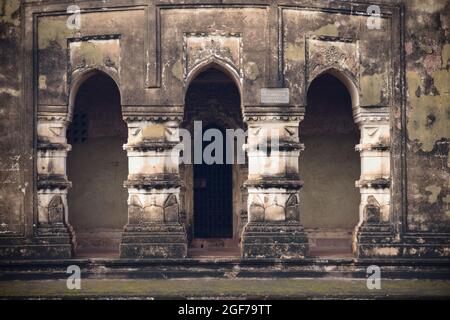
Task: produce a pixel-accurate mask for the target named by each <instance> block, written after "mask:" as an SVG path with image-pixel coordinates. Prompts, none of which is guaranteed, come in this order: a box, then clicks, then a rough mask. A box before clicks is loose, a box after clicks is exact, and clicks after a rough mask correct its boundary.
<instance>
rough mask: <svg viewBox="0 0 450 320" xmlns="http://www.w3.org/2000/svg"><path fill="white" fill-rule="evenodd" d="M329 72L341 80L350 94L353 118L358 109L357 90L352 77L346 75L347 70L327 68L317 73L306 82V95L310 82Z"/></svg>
mask: <svg viewBox="0 0 450 320" xmlns="http://www.w3.org/2000/svg"><path fill="white" fill-rule="evenodd" d="M325 74H329V75H332V76H334V77H335V78H337V79H338V80H339V81H341V82H342V83H343V84H344V86H345V87H346V88H347V91H348V93H349V94H350V98H351V100H352V109H353V119H355V114H357V112H358V109H359V106H360V104H359V90H358V85H357V84H356V83H355V81H354V80H353V77H352V76H350V75H348V73H347V72H345V71H342V70H339V69H337V68H334V67H332V68H328V69H325V70H323V71H322V72H320V73H318V74H317V75H316V76H315V77H314V78H313V79H311V81H309V83H308V88H307V90H306V95H307V94H308V91H309V87H310V86H311V84H312V83H313V82H314V81H315V80H316V79H318V78H320V77H321V76H323V75H325Z"/></svg>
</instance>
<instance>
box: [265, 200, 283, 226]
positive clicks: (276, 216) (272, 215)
mask: <svg viewBox="0 0 450 320" xmlns="http://www.w3.org/2000/svg"><path fill="white" fill-rule="evenodd" d="M265 220H266V221H284V220H286V213H285V211H284V207H283V206H280V205H279V204H278V202H277V198H276V197H275V198H274V200H273V203H272V204H271V205H270V206H268V207H267V208H266V216H265Z"/></svg>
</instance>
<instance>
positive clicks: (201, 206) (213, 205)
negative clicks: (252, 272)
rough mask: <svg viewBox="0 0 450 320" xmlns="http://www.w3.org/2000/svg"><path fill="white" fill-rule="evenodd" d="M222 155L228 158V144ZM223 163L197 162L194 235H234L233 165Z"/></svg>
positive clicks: (195, 166) (221, 236)
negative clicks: (226, 154) (226, 150)
mask: <svg viewBox="0 0 450 320" xmlns="http://www.w3.org/2000/svg"><path fill="white" fill-rule="evenodd" d="M207 129H208V128H205V130H207ZM218 129H219V130H221V131H223V132H224V130H222V129H220V128H218ZM224 137H225V136H224ZM207 144H209V142H207V143H206V144H205V143H204V145H203V148H204V147H205V146H206V145H207ZM224 145H225V144H224ZM223 155H224V160H225V146H224V153H223ZM223 162H224V164H211V165H207V164H205V163H202V164H195V165H194V237H195V238H232V237H233V208H232V195H233V170H232V169H233V166H232V165H231V164H225V161H223Z"/></svg>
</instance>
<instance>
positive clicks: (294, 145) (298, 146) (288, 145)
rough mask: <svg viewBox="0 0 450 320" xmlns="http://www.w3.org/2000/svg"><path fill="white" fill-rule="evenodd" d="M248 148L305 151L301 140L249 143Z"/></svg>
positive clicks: (249, 149)
mask: <svg viewBox="0 0 450 320" xmlns="http://www.w3.org/2000/svg"><path fill="white" fill-rule="evenodd" d="M272 145H274V148H272ZM246 149H247V151H261V150H267V151H274V150H275V151H278V150H279V151H303V150H305V145H304V144H303V143H299V142H292V141H281V140H280V142H279V143H278V144H274V143H271V142H269V143H262V144H247V145H246Z"/></svg>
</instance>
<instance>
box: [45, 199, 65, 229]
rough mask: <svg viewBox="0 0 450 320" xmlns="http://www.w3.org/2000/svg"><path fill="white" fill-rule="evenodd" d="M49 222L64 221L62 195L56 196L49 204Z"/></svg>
mask: <svg viewBox="0 0 450 320" xmlns="http://www.w3.org/2000/svg"><path fill="white" fill-rule="evenodd" d="M48 222H49V223H50V224H55V223H61V224H62V223H64V203H63V201H62V198H61V196H54V197H53V198H52V200H50V203H49V204H48Z"/></svg>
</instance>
